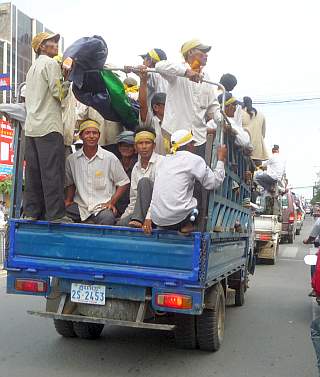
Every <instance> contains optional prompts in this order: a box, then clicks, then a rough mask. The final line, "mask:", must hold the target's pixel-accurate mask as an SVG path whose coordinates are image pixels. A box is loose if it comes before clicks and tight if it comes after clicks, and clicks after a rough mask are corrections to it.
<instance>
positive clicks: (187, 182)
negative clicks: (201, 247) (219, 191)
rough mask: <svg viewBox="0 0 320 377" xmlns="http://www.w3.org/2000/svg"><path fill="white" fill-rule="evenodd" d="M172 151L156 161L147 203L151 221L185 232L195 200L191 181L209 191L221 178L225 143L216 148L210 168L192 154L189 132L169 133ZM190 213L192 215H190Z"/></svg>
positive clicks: (189, 223)
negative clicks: (152, 184) (214, 164)
mask: <svg viewBox="0 0 320 377" xmlns="http://www.w3.org/2000/svg"><path fill="white" fill-rule="evenodd" d="M171 144H172V154H171V155H167V156H166V157H165V158H164V159H163V160H162V161H161V163H160V165H159V167H158V170H157V173H156V178H155V182H154V189H153V195H152V201H151V205H150V212H151V219H152V222H153V223H155V224H156V225H158V226H160V227H161V228H165V229H171V230H178V231H180V232H182V233H189V232H191V231H193V230H194V225H193V224H192V222H194V221H195V217H196V215H195V214H196V213H197V211H194V210H195V209H196V208H197V199H196V198H195V197H194V196H193V194H194V193H193V192H194V185H195V181H198V182H199V183H200V184H201V185H202V186H203V187H204V188H205V189H207V190H213V189H215V188H217V187H219V186H220V185H221V183H222V182H223V180H224V177H225V170H224V161H225V159H226V157H227V148H226V146H225V145H224V146H220V147H219V148H218V151H217V157H218V162H217V166H216V168H215V169H214V170H213V171H212V170H211V169H210V168H209V167H208V166H207V165H206V163H205V161H204V160H203V159H202V158H201V157H200V156H197V155H196V154H194V148H195V145H194V139H193V135H192V133H191V132H190V131H188V130H179V131H176V132H174V133H173V134H172V136H171ZM192 215H193V216H192Z"/></svg>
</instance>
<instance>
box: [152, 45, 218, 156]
mask: <svg viewBox="0 0 320 377" xmlns="http://www.w3.org/2000/svg"><path fill="white" fill-rule="evenodd" d="M210 50H211V46H207V45H204V44H203V43H201V42H200V41H199V40H198V39H193V40H191V41H188V42H186V43H184V44H183V45H182V47H181V53H182V55H183V57H184V60H185V62H184V63H183V64H174V63H170V62H168V61H160V62H159V63H157V64H156V66H155V69H156V71H157V72H159V73H160V74H161V75H162V76H163V77H164V78H165V79H166V80H167V81H168V90H167V99H166V107H165V112H164V118H163V123H162V128H163V129H164V130H165V131H166V132H167V133H168V134H169V135H172V134H173V133H174V132H175V131H177V130H181V129H187V130H188V131H192V133H193V135H194V143H195V148H194V152H195V153H196V154H198V155H199V156H201V157H203V158H204V157H205V150H206V141H207V132H208V129H207V122H208V121H209V120H211V119H212V118H213V119H214V120H215V121H216V122H219V121H220V120H221V114H220V106H219V103H218V101H217V99H216V96H215V93H214V89H213V87H212V85H210V84H207V83H200V82H201V80H202V79H203V78H204V79H206V80H209V77H208V76H207V74H206V73H204V72H203V68H204V67H205V65H206V63H207V58H208V55H207V54H208V52H209V51H210ZM185 77H187V78H188V79H189V80H187V79H186V78H185Z"/></svg>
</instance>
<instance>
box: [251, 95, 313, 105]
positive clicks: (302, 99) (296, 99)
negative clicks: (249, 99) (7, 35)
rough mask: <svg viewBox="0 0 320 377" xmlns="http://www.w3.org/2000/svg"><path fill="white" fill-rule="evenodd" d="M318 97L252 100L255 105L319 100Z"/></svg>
mask: <svg viewBox="0 0 320 377" xmlns="http://www.w3.org/2000/svg"><path fill="white" fill-rule="evenodd" d="M319 100H320V97H311V98H293V99H287V100H270V101H254V102H253V103H254V104H255V105H267V104H272V103H274V104H277V103H291V102H307V101H319Z"/></svg>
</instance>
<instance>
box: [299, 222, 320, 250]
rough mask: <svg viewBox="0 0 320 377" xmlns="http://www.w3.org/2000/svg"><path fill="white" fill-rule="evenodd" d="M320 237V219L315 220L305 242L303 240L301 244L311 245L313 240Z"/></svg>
mask: <svg viewBox="0 0 320 377" xmlns="http://www.w3.org/2000/svg"><path fill="white" fill-rule="evenodd" d="M318 236H320V217H319V218H318V219H317V221H316V222H315V223H314V225H313V227H312V229H311V233H310V235H309V237H308V238H306V239H305V240H303V243H304V244H305V245H307V244H310V243H313V242H314V240H315V239H316V238H317V237H318Z"/></svg>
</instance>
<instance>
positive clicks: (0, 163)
mask: <svg viewBox="0 0 320 377" xmlns="http://www.w3.org/2000/svg"><path fill="white" fill-rule="evenodd" d="M12 169H13V129H12V128H11V125H10V122H7V121H5V120H3V119H0V179H1V178H2V179H3V178H5V177H7V176H9V175H11V174H12Z"/></svg>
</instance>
